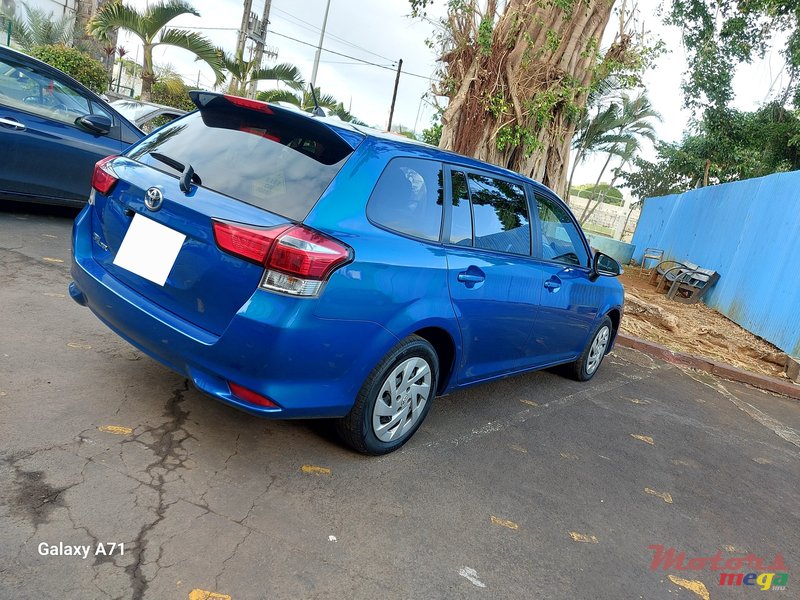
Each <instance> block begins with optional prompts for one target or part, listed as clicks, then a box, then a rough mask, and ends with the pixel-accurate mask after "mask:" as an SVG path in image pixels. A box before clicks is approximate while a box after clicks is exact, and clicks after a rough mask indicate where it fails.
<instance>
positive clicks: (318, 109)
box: [308, 84, 325, 117]
mask: <svg viewBox="0 0 800 600" xmlns="http://www.w3.org/2000/svg"><path fill="white" fill-rule="evenodd" d="M308 87H309V88H311V99H312V100H314V112H313V114H314V116H317V117H324V116H325V111H324V110H322V107H321V106H320V105H319V101H318V100H317V92H316V91H314V86H313V85H312V84H309V85H308Z"/></svg>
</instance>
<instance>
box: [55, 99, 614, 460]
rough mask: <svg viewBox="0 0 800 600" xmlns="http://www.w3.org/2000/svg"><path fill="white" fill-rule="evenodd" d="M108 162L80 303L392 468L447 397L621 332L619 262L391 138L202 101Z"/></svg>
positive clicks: (593, 356) (77, 241) (502, 176)
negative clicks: (387, 460) (327, 427)
mask: <svg viewBox="0 0 800 600" xmlns="http://www.w3.org/2000/svg"><path fill="white" fill-rule="evenodd" d="M190 94H191V95H192V96H193V99H194V101H195V103H196V104H197V106H198V107H199V111H195V112H193V113H190V114H188V115H186V116H184V117H181V118H180V119H177V120H175V121H173V122H171V123H169V124H167V125H165V126H164V127H162V128H161V129H159V130H158V131H156V132H154V133H153V134H151V135H150V136H149V137H147V138H146V139H144V140H142V141H141V142H140V143H138V144H136V145H135V146H133V147H132V148H131V149H129V150H128V151H127V152H125V153H124V154H123V155H122V156H118V157H110V158H109V159H107V160H104V161H102V162H100V163H98V165H97V168H96V169H95V173H94V177H93V179H92V193H91V200H90V202H89V204H88V205H87V206H86V207H85V208H84V210H83V211H82V212H81V214H80V215H79V216H78V218H77V220H76V222H75V227H74V229H73V256H74V260H73V263H72V277H73V279H74V282H73V283H72V284H71V285H70V294H71V295H72V297H73V298H74V299H75V300H76V301H77V302H78V303H79V304H82V305H85V306H88V307H89V308H90V309H91V310H92V311H93V312H94V313H95V314H96V315H97V316H98V317H99V318H100V320H101V321H102V322H103V323H105V324H106V325H108V326H109V327H111V328H112V329H113V330H114V331H116V332H117V333H118V334H119V335H121V336H122V337H123V338H125V339H126V340H128V341H130V342H131V343H132V344H134V345H136V346H137V347H139V348H141V349H142V350H143V351H144V352H146V353H147V354H149V355H150V356H152V357H153V358H155V359H156V360H159V361H161V362H162V363H163V364H165V365H167V366H169V367H171V368H172V369H174V370H175V371H178V372H179V373H182V374H184V375H185V376H186V377H187V378H189V379H190V380H191V381H192V382H193V383H194V385H195V386H197V388H198V389H200V390H202V391H203V392H205V393H207V394H209V395H211V396H212V397H214V398H216V399H218V400H220V401H222V402H225V403H227V404H229V405H232V406H235V407H237V408H239V409H241V410H244V411H247V412H249V413H251V414H253V415H258V416H263V417H269V418H309V417H329V418H330V417H333V418H337V419H338V421H337V423H338V429H339V432H340V434H341V435H342V437H343V439H344V440H345V442H346V443H348V444H349V445H351V446H352V447H353V448H355V449H357V450H359V451H361V452H366V453H370V454H381V453H385V452H390V451H392V450H394V449H396V448H398V447H399V446H400V445H402V444H403V443H404V442H405V441H406V440H408V439H409V438H410V437H411V435H413V433H414V432H415V431H416V430H417V428H418V427H419V426H420V424H421V423H422V421H423V419H424V418H425V415H426V414H427V412H428V410H429V408H430V406H431V403H432V402H433V399H434V397H435V396H437V395H442V394H447V393H449V392H453V391H456V390H459V389H463V388H466V387H469V386H472V385H475V384H478V383H482V382H486V381H491V380H494V379H497V378H500V377H506V376H508V375H513V374H516V373H522V372H525V371H529V370H532V369H542V368H547V367H552V366H554V365H567V367H566V368H565V370H566V371H567V372H569V373H570V374H571V375H572V376H573V377H575V378H576V379H578V380H582V381H586V380H588V379H590V378H591V377H592V376H593V375H594V374H595V373H596V372H597V370H598V368H599V366H600V363H601V361H602V360H603V357H604V356H605V355H606V354H607V353H608V352H609V351H610V349H611V347H612V346H613V343H614V338H615V336H616V333H617V331H618V329H619V324H620V319H621V318H622V303H623V290H622V285H621V284H620V283H619V281H617V280H616V279H615V278H614V275H618V274H619V273H620V266H619V264H618V263H617V262H616V261H615V260H614V259H613V258H610V257H608V256H605V255H603V254H600V253H597V254H593V253H592V252H591V249H590V247H589V244H588V243H587V242H586V238H585V236H584V235H583V232H582V231H581V229H580V226H579V225H578V223H577V221H576V220H575V218H574V217H573V215H572V214H571V213H570V211H569V209H568V208H567V207H566V205H565V204H564V203H563V202H562V201H561V200H560V199H559V198H558V197H557V196H556V195H555V194H554V193H553V192H552V191H551V190H549V189H547V188H546V187H545V186H543V185H541V184H540V183H537V182H535V181H533V180H531V179H529V178H527V177H523V176H521V175H519V174H517V173H513V172H511V171H507V170H505V169H500V168H498V167H495V166H492V165H489V164H487V163H484V162H480V161H477V160H474V159H471V158H467V157H464V156H459V155H457V154H453V153H451V152H445V151H442V150H440V149H438V148H434V147H432V146H427V145H423V144H419V143H413V142H411V141H409V140H407V139H406V138H403V137H399V136H395V135H383V134H381V133H378V132H372V131H369V130H365V129H361V128H358V127H355V126H352V125H350V124H348V123H345V122H343V121H339V120H332V119H328V118H316V117H312V116H310V115H306V114H301V113H297V112H295V111H292V110H286V109H283V108H281V107H279V106H275V105H271V104H266V103H263V102H258V101H255V100H247V99H244V98H238V97H234V96H223V95H222V94H217V93H212V92H191V93H190Z"/></svg>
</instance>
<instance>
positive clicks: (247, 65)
mask: <svg viewBox="0 0 800 600" xmlns="http://www.w3.org/2000/svg"><path fill="white" fill-rule="evenodd" d="M220 56H221V62H222V68H223V69H224V70H225V71H227V72H228V75H230V77H231V81H230V83H229V84H228V93H229V94H234V95H236V96H244V95H246V93H247V86H248V85H249V84H250V83H253V82H256V81H280V82H282V83H285V84H286V85H287V86H289V87H290V88H291V89H293V90H298V91H299V90H302V89H303V87H304V86H305V82H304V81H303V78H302V77H301V76H300V69H298V68H297V67H295V66H294V65H290V64H288V63H283V64H280V65H275V66H274V67H269V68H266V69H265V68H263V67H261V66H259V65H257V64H256V61H255V60H249V61H248V60H244V59H243V58H242V54H241V53H239V54H237V55H236V56H232V55H230V54H225V53H224V52H222V51H221V50H220Z"/></svg>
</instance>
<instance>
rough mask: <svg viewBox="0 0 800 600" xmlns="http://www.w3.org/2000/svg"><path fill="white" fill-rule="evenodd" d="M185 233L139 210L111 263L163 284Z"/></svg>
mask: <svg viewBox="0 0 800 600" xmlns="http://www.w3.org/2000/svg"><path fill="white" fill-rule="evenodd" d="M185 239H186V236H185V235H183V234H182V233H180V232H178V231H175V230H174V229H170V228H169V227H166V226H164V225H162V224H161V223H156V222H155V221H153V220H152V219H148V218H147V217H144V216H142V215H140V214H138V213H137V214H136V215H134V217H133V221H131V225H130V227H128V232H127V233H126V234H125V238H124V239H123V240H122V245H121V246H120V247H119V252H117V255H116V256H115V257H114V264H115V265H117V266H118V267H122V268H123V269H125V270H126V271H130V272H131V273H135V274H136V275H139V276H140V277H144V278H145V279H147V280H149V281H152V282H153V283H157V284H158V285H164V283H165V282H166V281H167V277H168V276H169V272H170V271H171V270H172V267H173V265H174V264H175V260H176V259H177V258H178V252H180V251H181V246H182V245H183V242H184V240H185Z"/></svg>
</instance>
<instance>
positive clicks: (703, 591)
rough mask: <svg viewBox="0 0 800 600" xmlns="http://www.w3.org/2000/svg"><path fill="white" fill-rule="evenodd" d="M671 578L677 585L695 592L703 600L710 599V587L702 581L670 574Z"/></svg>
mask: <svg viewBox="0 0 800 600" xmlns="http://www.w3.org/2000/svg"><path fill="white" fill-rule="evenodd" d="M669 580H670V581H671V582H672V583H674V584H675V585H679V586H681V587H682V588H686V589H687V590H689V591H690V592H694V593H695V594H697V595H698V597H700V598H702V599H703V600H710V597H709V595H708V588H707V587H706V586H705V585H704V584H703V582H702V581H697V580H695V579H681V578H680V577H675V575H670V576H669Z"/></svg>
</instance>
